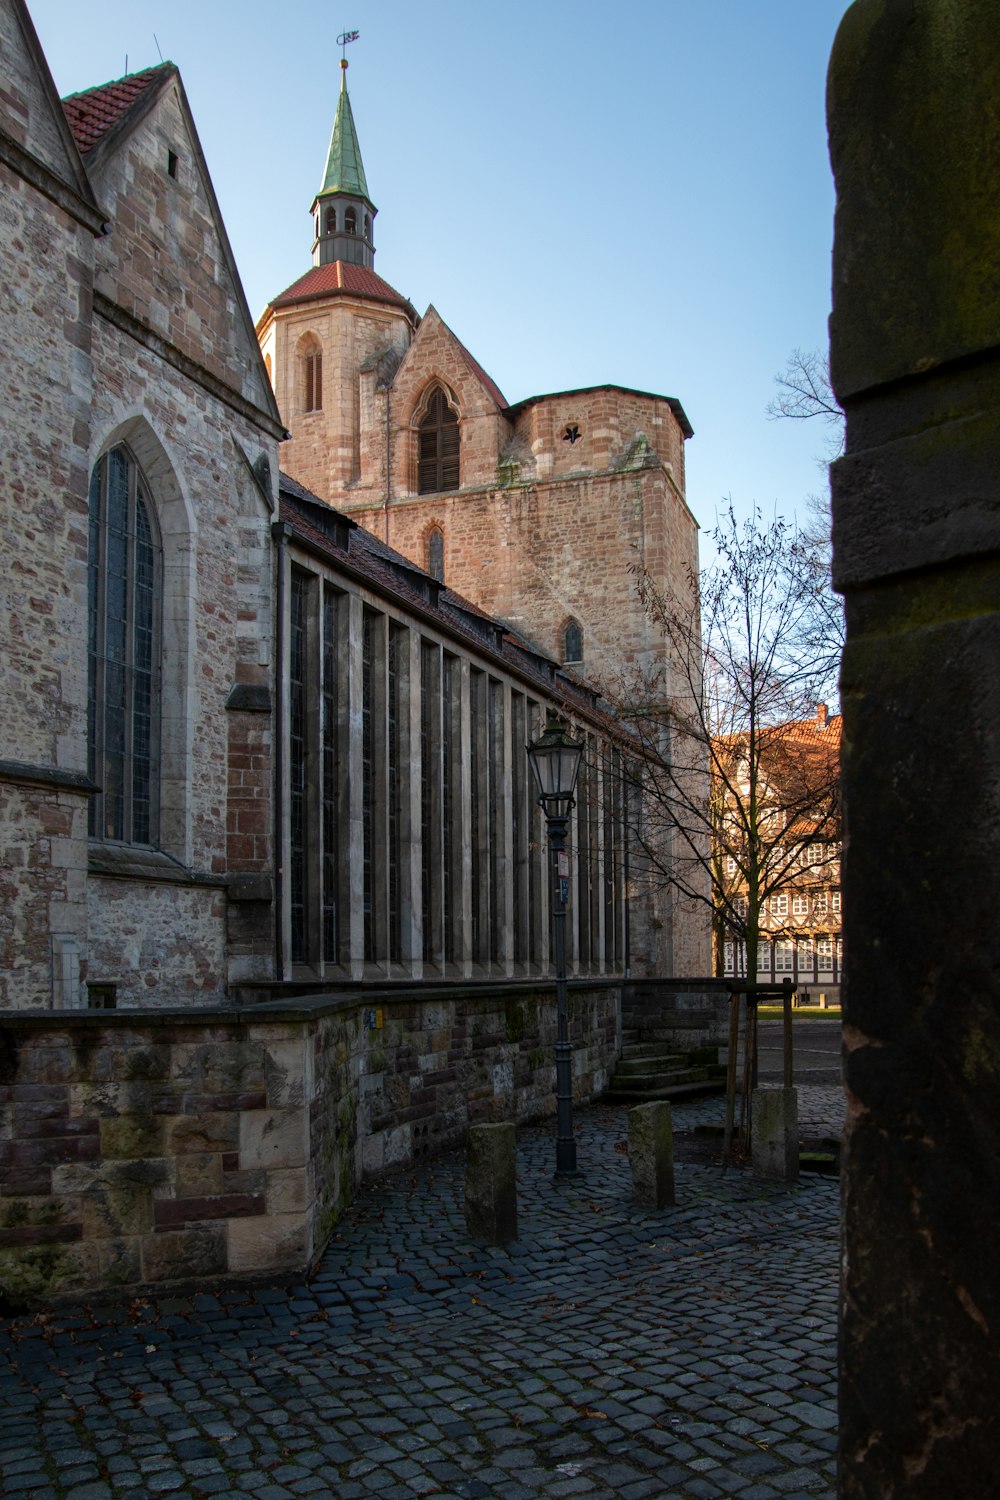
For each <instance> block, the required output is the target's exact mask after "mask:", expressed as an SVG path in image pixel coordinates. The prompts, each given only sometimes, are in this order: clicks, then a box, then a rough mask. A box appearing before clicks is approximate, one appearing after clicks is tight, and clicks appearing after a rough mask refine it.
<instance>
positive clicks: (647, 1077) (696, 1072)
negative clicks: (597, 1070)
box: [612, 1063, 709, 1089]
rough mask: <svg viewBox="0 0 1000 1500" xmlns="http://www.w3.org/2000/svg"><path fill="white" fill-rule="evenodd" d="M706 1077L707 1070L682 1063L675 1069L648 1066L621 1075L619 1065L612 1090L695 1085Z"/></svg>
mask: <svg viewBox="0 0 1000 1500" xmlns="http://www.w3.org/2000/svg"><path fill="white" fill-rule="evenodd" d="M708 1076H709V1074H708V1070H707V1068H693V1067H685V1066H684V1065H683V1063H682V1064H681V1066H680V1067H676V1068H657V1067H653V1066H652V1065H649V1066H647V1067H645V1068H642V1069H641V1070H638V1069H635V1070H634V1069H629V1070H628V1071H627V1072H625V1073H623V1072H622V1070H621V1064H620V1063H619V1065H618V1067H617V1068H616V1069H615V1072H614V1078H613V1079H612V1088H614V1087H615V1086H616V1085H617V1086H620V1087H622V1088H629V1089H652V1088H659V1087H660V1085H661V1084H666V1085H668V1086H669V1085H670V1084H672V1083H695V1082H696V1081H697V1080H698V1079H699V1078H707V1077H708Z"/></svg>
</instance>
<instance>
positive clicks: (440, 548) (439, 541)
mask: <svg viewBox="0 0 1000 1500" xmlns="http://www.w3.org/2000/svg"><path fill="white" fill-rule="evenodd" d="M427 571H428V573H429V574H430V575H431V577H432V578H436V579H437V580H438V582H439V583H444V532H443V531H442V530H441V528H440V526H435V527H434V529H433V530H432V531H431V533H430V535H429V536H428V538H427Z"/></svg>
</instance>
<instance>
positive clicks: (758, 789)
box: [618, 503, 839, 976]
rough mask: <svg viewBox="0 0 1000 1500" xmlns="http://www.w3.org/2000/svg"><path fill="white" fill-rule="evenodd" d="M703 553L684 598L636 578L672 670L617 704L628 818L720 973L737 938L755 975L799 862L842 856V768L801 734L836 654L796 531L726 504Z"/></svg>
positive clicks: (813, 738)
mask: <svg viewBox="0 0 1000 1500" xmlns="http://www.w3.org/2000/svg"><path fill="white" fill-rule="evenodd" d="M711 539H712V542H713V543H714V547H715V551H716V554H717V561H716V563H715V564H714V565H713V567H712V568H710V569H709V570H708V571H707V572H705V573H704V574H703V575H702V576H701V578H700V579H699V578H697V577H691V578H690V579H689V580H688V586H687V588H686V590H685V591H684V594H683V597H678V596H675V595H671V594H666V593H664V592H662V591H661V590H660V589H659V588H658V587H657V585H656V584H655V583H654V582H653V581H652V579H651V578H650V576H649V574H648V573H647V572H645V571H644V570H643V569H641V568H638V567H637V569H636V576H637V580H638V586H639V591H640V595H641V598H642V600H643V604H644V606H645V608H646V610H647V612H648V614H649V617H650V619H651V621H652V622H653V623H654V624H655V626H656V627H657V629H658V630H661V631H662V632H663V635H664V637H665V642H666V645H667V652H666V657H667V659H668V660H669V661H670V662H671V667H670V668H669V669H668V670H669V675H661V676H660V677H658V678H656V679H655V680H650V679H649V678H645V679H635V680H633V682H631V683H630V684H624V685H623V689H622V691H621V692H620V693H619V694H618V697H619V706H620V709H621V711H622V712H623V714H624V715H625V716H626V717H627V719H628V720H629V721H630V723H631V725H632V728H633V731H634V734H635V740H636V745H637V753H636V755H635V756H634V757H633V758H632V761H631V775H632V777H633V780H634V783H635V786H636V789H637V791H638V793H639V795H638V796H636V797H634V798H633V799H632V803H631V805H633V806H634V807H636V808H637V809H640V810H641V815H640V816H639V817H638V818H637V820H636V821H637V824H638V826H637V827H636V829H635V830H634V832H635V836H636V837H637V840H638V843H639V846H640V848H641V849H642V851H643V854H644V857H645V861H646V863H647V866H648V868H649V870H650V871H651V872H652V874H653V877H654V878H655V879H658V880H660V881H661V882H663V883H664V884H667V885H669V886H671V887H673V888H674V890H675V891H676V892H677V893H678V895H679V896H680V898H681V899H682V900H684V901H686V902H703V903H706V904H707V905H708V906H709V907H710V909H711V912H712V919H713V931H714V935H715V946H716V960H717V963H718V967H717V970H716V972H721V971H722V966H721V947H722V943H723V942H724V940H725V938H726V937H727V936H730V935H731V936H732V937H733V938H734V939H735V940H736V941H738V942H742V943H743V944H744V945H745V951H746V958H747V973H748V974H749V975H751V976H755V975H756V972H757V956H758V950H759V944H760V937H761V932H762V930H763V916H764V913H765V912H766V911H767V909H768V903H769V902H770V900H771V898H772V897H773V896H774V895H775V894H777V893H778V892H780V891H782V890H785V889H787V888H788V887H789V886H791V885H792V883H793V882H796V881H799V880H801V879H802V870H803V862H804V860H805V858H806V851H807V850H814V849H816V848H820V849H822V850H824V851H829V852H824V854H823V855H822V858H823V859H827V858H834V857H835V855H836V845H835V844H834V842H833V841H834V840H835V839H836V837H837V836H838V796H837V788H838V780H839V764H838V758H837V755H836V753H833V754H831V753H830V742H829V741H824V739H823V737H822V736H820V735H817V734H814V733H811V732H810V729H809V727H808V726H809V725H810V724H812V725H815V724H816V703H817V693H818V692H819V691H820V689H822V688H823V687H824V686H825V684H826V681H827V678H828V668H829V660H830V656H831V653H832V649H833V648H832V646H831V645H830V643H829V641H828V640H827V637H826V635H825V634H824V630H825V624H824V618H823V614H822V609H821V608H818V605H817V596H816V592H815V591H814V590H813V589H812V588H811V587H809V586H806V585H804V582H803V556H804V555H806V556H808V555H809V552H808V547H807V546H806V545H805V544H804V542H803V539H802V535H801V533H800V532H799V531H798V530H797V529H796V528H795V527H794V526H793V525H791V524H790V523H788V522H787V521H784V520H782V519H781V518H780V517H776V518H775V519H773V520H772V521H771V522H770V523H768V524H764V523H763V521H762V518H761V515H760V513H759V512H755V514H754V515H753V517H752V518H750V519H749V520H747V521H743V522H741V521H738V520H737V518H736V515H735V513H734V511H733V507H732V504H731V503H730V505H729V508H728V510H727V511H726V512H725V513H724V515H723V516H722V517H721V518H720V520H719V521H718V523H717V525H716V527H715V530H714V531H713V532H712V533H711ZM816 862H817V861H816V860H815V859H811V860H810V863H811V864H815V863H816ZM780 935H781V934H780V932H779V933H776V932H775V931H774V929H773V928H770V929H769V930H768V937H769V938H770V937H772V936H780Z"/></svg>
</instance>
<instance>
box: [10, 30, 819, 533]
mask: <svg viewBox="0 0 1000 1500" xmlns="http://www.w3.org/2000/svg"><path fill="white" fill-rule="evenodd" d="M28 3H29V6H30V9H31V13H32V16H33V19H34V22H35V26H36V28H37V30H38V33H39V36H40V38H41V41H42V45H43V47H44V48H45V50H46V53H47V56H48V59H49V65H50V67H51V69H52V73H53V76H54V78H55V81H56V86H57V88H58V89H59V91H60V93H62V94H67V93H73V92H76V91H78V90H80V89H84V88H88V87H91V86H93V85H94V84H98V83H105V82H107V81H108V80H109V79H112V78H118V77H120V76H121V75H122V74H123V73H124V72H125V64H126V56H127V58H128V68H129V70H130V71H133V72H135V71H138V70H139V69H140V68H143V67H148V66H149V65H150V64H152V63H155V62H157V61H158V60H159V59H158V54H157V48H156V44H155V42H154V34H155V36H156V38H157V40H158V42H159V47H160V49H161V50H162V54H163V57H164V58H170V59H172V60H173V61H174V62H176V63H177V64H178V66H179V67H180V70H181V74H182V76H183V79H184V84H185V87H186V89H187V93H188V97H189V99H190V102H191V106H192V110H193V113H194V117H195V121H196V123H197V126H198V130H199V133H200V136H201V141H202V146H203V148H204V151H205V155H206V158H207V160H208V165H209V169H210V171H211V173H212V178H213V181H214V184H215V189H216V193H217V195H218V198H219V201H220V203H221V205H222V211H223V215H224V217H225V220H226V225H227V228H228V231H229V236H230V239H231V241H232V244H233V249H234V251H235V255H236V260H237V263H238V265H239V268H240V272H241V274H242V277H243V283H244V287H245V290H246V294H247V300H248V302H249V304H250V310H251V313H252V314H253V315H254V317H257V316H258V315H259V313H260V312H261V311H262V310H263V308H264V306H265V304H266V303H267V301H268V300H269V299H270V298H271V297H273V296H275V295H276V294H277V293H278V292H280V291H281V290H283V289H284V287H286V286H287V285H289V283H290V282H292V281H293V280H295V278H296V277H297V276H299V275H300V274H301V273H302V272H303V271H305V270H307V269H308V267H309V264H310V258H309V257H310V245H311V229H310V221H309V216H308V210H309V207H310V204H311V202H312V199H313V196H314V194H315V192H316V190H317V188H318V187H319V184H320V179H321V175H322V171H323V168H324V165H325V158H326V148H327V143H328V140H329V135H330V128H331V125H332V122H333V114H334V110H335V107H336V98H337V90H338V88H339V81H340V68H339V66H338V62H339V56H340V52H339V48H338V47H337V45H336V36H337V33H338V32H340V31H343V30H346V29H357V30H359V31H360V33H361V38H360V40H359V41H358V42H356V43H354V44H353V46H352V47H350V48H349V51H348V56H349V59H350V64H351V66H350V69H349V73H348V81H349V88H350V93H351V102H352V106H353V109H354V117H355V121H356V124H357V127H358V135H359V139H360V143H361V150H362V154H363V157H364V164H365V171H366V175H367V178H368V187H369V191H370V192H371V195H372V197H373V199H374V202H375V204H376V207H377V208H378V210H379V215H378V218H377V220H376V223H375V243H376V258H375V268H376V270H377V271H378V272H379V273H380V274H381V275H382V276H384V277H385V279H386V280H387V281H389V282H391V283H392V285H393V286H395V287H396V288H397V290H399V291H400V292H402V293H403V294H404V295H406V296H408V297H409V298H410V299H411V300H412V301H413V302H414V304H415V305H416V307H417V308H418V310H419V311H421V312H422V311H423V310H424V309H425V308H426V306H427V304H428V303H430V302H433V303H434V305H435V306H436V307H437V309H438V311H439V312H440V314H441V316H442V317H443V318H444V319H445V321H446V322H447V323H448V324H449V325H450V326H451V327H452V328H453V329H454V331H455V332H456V333H457V334H458V336H459V337H460V338H461V339H462V340H463V341H464V342H465V343H466V344H467V345H468V347H469V348H470V350H471V351H472V353H473V354H474V355H475V356H476V358H477V359H478V360H479V361H480V363H481V364H482V365H483V366H484V367H485V368H486V369H487V370H488V371H489V372H490V374H491V375H492V376H493V378H494V379H495V380H496V381H497V383H498V384H499V386H500V388H501V389H502V390H503V392H504V394H505V395H506V396H507V398H508V400H510V401H516V400H518V399H519V398H521V397H524V396H529V395H535V394H538V393H540V392H543V391H555V390H564V389H567V388H571V387H575V386H583V385H597V384H601V383H602V382H605V381H607V382H614V383H617V384H621V385H628V386H635V387H638V388H640V389H644V390H651V391H656V392H660V393H662V394H664V395H669V396H676V397H677V398H678V399H679V400H680V401H681V402H682V404H683V406H684V408H685V410H686V411H687V413H688V416H689V418H690V420H691V423H692V425H693V427H694V429H695V437H694V439H693V440H692V441H691V442H690V443H689V444H688V449H687V458H688V499H689V503H690V505H691V508H692V510H693V511H694V513H695V515H696V517H697V518H698V520H699V521H700V522H701V524H702V525H703V526H704V527H711V525H712V524H713V519H714V514H715V510H716V507H717V506H718V505H719V503H720V501H721V500H722V499H723V497H724V496H726V495H728V494H732V496H733V499H734V501H735V502H736V504H737V507H738V508H739V509H740V510H741V511H742V510H745V509H747V508H748V507H749V506H750V504H751V503H752V502H754V501H756V502H757V503H759V504H760V505H762V506H763V507H764V508H765V510H766V511H768V512H769V511H770V510H771V509H772V508H774V507H775V506H776V507H777V509H778V511H779V512H781V513H783V514H786V515H790V514H791V513H792V512H793V511H795V510H797V509H798V510H801V508H802V505H803V501H804V499H805V497H806V496H808V495H809V494H810V493H814V492H817V491H820V490H822V489H824V487H825V476H824V475H823V474H822V472H821V470H820V468H819V466H818V464H817V462H816V457H817V455H818V454H819V453H820V452H821V450H822V446H823V434H822V432H821V431H819V430H815V431H813V430H812V427H811V424H808V423H807V424H800V423H791V422H773V421H769V420H768V419H767V417H766V416H765V412H764V408H765V407H766V405H767V403H768V401H769V400H770V399H771V397H772V395H773V394H774V384H773V378H774V375H775V373H776V372H777V371H778V370H780V369H781V368H782V367H783V366H784V364H785V361H786V359H787V357H788V355H789V354H790V353H791V351H792V349H793V348H795V347H796V346H799V347H802V348H806V349H809V348H818V347H821V346H823V345H824V344H825V340H826V319H827V314H828V311H829V288H830V245H831V235H832V218H833V189H832V183H831V179H830V170H829V164H828V159H827V153H826V131H825V122H824V90H825V76H826V65H827V60H828V58H829V53H830V47H831V45H832V42H833V37H834V34H835V32H836V28H837V25H838V23H839V21H840V18H841V16H842V15H843V13H844V11H845V10H846V9H847V0H620V3H619V4H617V5H610V4H608V0H533V3H529V0H506V3H505V4H503V5H499V6H496V5H486V4H483V3H481V0H433V3H431V4H430V5H415V4H413V3H412V0H340V3H339V5H338V6H337V7H336V8H335V9H334V8H332V7H329V6H319V5H314V4H307V3H305V0H285V3H284V4H281V5H275V4H264V3H263V0H243V3H241V4H236V3H232V0H101V4H100V5H99V6H93V5H81V4H80V3H79V0H28Z"/></svg>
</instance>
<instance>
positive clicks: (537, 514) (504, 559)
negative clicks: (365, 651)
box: [257, 59, 709, 974]
mask: <svg viewBox="0 0 1000 1500" xmlns="http://www.w3.org/2000/svg"><path fill="white" fill-rule="evenodd" d="M341 69H342V71H341V88H340V96H339V100H338V104H337V110H336V118H335V121H334V126H333V133H332V136H331V140H330V146H329V151H328V156H327V161H326V167H325V171H324V173H323V178H322V183H321V186H320V189H319V192H318V193H317V195H316V198H315V200H314V201H313V204H312V207H311V232H312V267H311V269H310V270H308V271H307V272H306V273H305V274H304V275H303V276H301V277H299V278H298V279H297V280H296V281H295V282H293V283H292V284H291V285H290V286H289V287H288V288H287V289H286V290H285V291H283V292H282V293H281V294H280V295H279V296H277V297H275V298H274V300H273V301H272V302H271V303H270V304H269V305H268V306H267V308H266V309H265V311H264V313H263V315H262V316H261V318H260V319H259V320H258V324H257V335H258V338H259V340H260V346H261V350H262V352H263V355H264V362H265V366H266V368H267V371H268V375H269V377H270V379H271V382H272V384H273V387H274V391H275V396H276V399H277V402H278V405H279V408H280V410H281V412H282V417H283V420H284V421H285V423H286V425H287V427H288V429H289V430H290V432H291V440H290V441H289V442H287V443H285V444H284V445H283V447H282V453H281V462H282V467H283V469H284V470H286V471H287V473H288V474H290V475H291V476H293V477H294V478H295V480H297V481H298V482H299V483H301V484H303V485H305V486H306V487H307V488H308V489H309V490H310V491H311V492H313V493H314V494H315V495H317V496H319V497H321V498H322V499H323V500H325V501H327V503H328V504H329V505H331V506H334V507H336V508H337V509H338V510H340V511H341V512H343V513H344V514H346V515H347V516H349V517H350V518H351V519H352V520H354V521H356V522H357V523H358V524H359V525H360V526H362V527H364V528H366V529H367V530H368V531H370V532H371V533H373V534H374V535H375V536H377V537H378V538H379V539H380V540H382V541H383V542H385V543H386V544H387V545H390V546H391V547H393V548H395V549H397V550H398V551H399V552H401V553H403V554H404V555H405V556H406V557H408V558H409V559H411V560H412V561H413V562H414V563H416V564H417V565H418V566H419V567H421V568H423V569H425V570H426V571H427V572H428V573H429V574H430V575H431V576H432V577H434V578H436V579H438V580H439V581H441V582H443V583H445V584H447V586H448V587H449V588H450V589H454V590H456V591H457V592H458V593H459V594H461V595H463V596H465V597H467V598H469V599H471V600H472V601H474V602H475V604H477V605H478V606H479V607H480V608H481V609H482V610H484V611H485V612H486V613H488V614H490V615H492V616H495V617H496V618H498V619H500V620H502V621H503V622H504V624H505V625H506V626H508V627H509V628H510V629H512V630H514V631H517V632H521V633H523V634H524V636H526V637H527V638H529V639H530V640H531V642H532V643H533V644H534V645H535V646H536V648H538V649H540V650H541V651H542V652H544V653H546V654H547V655H548V656H549V657H550V658H551V659H552V660H554V661H555V662H558V663H559V664H560V666H561V668H562V671H563V672H564V673H565V674H566V675H567V676H568V677H571V678H574V679H579V680H584V681H586V682H588V683H590V684H591V685H593V686H595V687H596V688H597V689H598V690H602V691H604V692H606V693H607V694H608V696H613V695H614V693H615V690H616V688H620V687H621V685H622V680H623V678H624V677H626V676H628V677H631V676H632V674H635V673H644V674H648V675H649V676H650V677H651V678H657V679H658V680H659V681H660V683H661V684H662V691H663V692H664V694H669V693H670V692H671V691H672V690H674V688H675V686H676V685H675V684H674V683H673V682H672V680H671V674H670V662H669V660H667V658H666V653H665V649H664V642H663V640H662V636H661V635H660V634H659V633H658V632H657V630H656V627H655V626H654V624H653V623H652V622H651V621H650V618H649V616H648V614H647V612H646V611H645V610H644V609H643V607H642V604H641V602H640V599H639V594H638V590H637V587H636V576H635V575H636V570H637V569H647V570H648V571H649V573H650V575H651V576H652V578H653V579H654V580H655V582H656V583H657V585H658V586H659V587H660V588H661V589H662V590H664V591H665V592H671V591H674V592H676V594H677V596H678V597H684V595H685V590H686V588H687V586H688V580H689V578H690V577H691V576H692V575H693V574H696V573H697V567H698V545H697V533H698V527H697V523H696V522H695V520H694V517H693V516H692V514H691V512H690V510H689V509H688V507H687V503H686V500H685V493H684V444H685V441H686V440H687V438H689V437H690V436H692V429H691V426H690V424H689V422H688V419H687V417H686V415H685V413H684V409H683V407H682V406H681V404H680V402H679V401H677V400H676V399H674V398H672V397H664V396H658V395H652V394H650V393H648V392H643V391H636V390H629V389H625V388H622V387H620V386H615V385H607V386H597V387H592V388H588V389H581V390H572V391H562V392H557V393H554V394H549V395H537V396H531V397H528V398H526V399H522V400H519V401H517V402H514V403H510V402H508V401H507V400H506V398H505V397H504V395H503V393H502V392H501V391H500V389H499V388H498V386H497V385H496V383H495V382H494V381H493V380H492V379H491V378H490V376H489V375H488V374H487V373H486V371H485V370H484V368H483V366H482V365H481V364H480V363H479V362H478V361H477V360H476V358H475V357H474V356H473V355H472V354H471V353H470V352H469V350H468V349H466V347H465V346H464V345H463V344H462V342H461V341H460V339H459V338H458V337H457V336H456V334H455V333H454V332H453V331H452V330H451V329H450V328H449V327H448V326H447V324H446V323H445V322H444V320H443V319H442V318H441V316H440V314H439V313H438V312H437V310H436V309H435V308H434V307H433V306H431V307H429V308H428V309H427V311H426V313H425V314H424V315H423V317H420V316H419V315H418V313H417V311H416V309H415V308H414V307H413V306H412V304H411V303H410V302H409V301H408V300H407V299H406V298H405V297H403V296H401V295H400V294H399V293H398V292H397V291H396V290H395V289H394V288H393V287H392V286H391V285H390V284H389V283H388V282H387V281H385V280H384V279H383V278H382V277H381V276H380V275H378V274H377V273H376V271H375V269H374V259H375V219H376V214H377V209H376V207H375V204H374V202H373V200H372V197H371V194H370V192H369V188H368V182H367V178H366V175H365V170H364V165H363V162H362V155H361V149H360V144H359V140H358V134H357V130H356V127H355V122H354V116H353V112H352V109H351V102H350V97H349V95H348V91H347V63H346V59H345V60H342V62H341ZM633 896H634V902H633V905H634V911H633V915H634V916H636V918H637V920H638V919H640V907H642V911H643V913H644V914H643V915H642V916H641V931H642V938H641V947H642V952H643V955H644V965H645V966H646V967H648V969H649V971H651V972H656V971H659V972H672V973H689V974H690V973H707V972H708V970H709V965H708V956H707V951H706V947H705V932H704V921H703V918H702V916H701V914H700V913H699V912H692V911H690V910H682V909H680V908H678V907H677V906H676V904H675V903H674V901H673V900H672V898H671V897H670V896H669V895H668V894H667V893H665V892H662V891H661V892H655V893H654V892H650V891H648V890H645V889H644V888H643V883H642V881H641V879H637V880H635V881H634V883H633Z"/></svg>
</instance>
